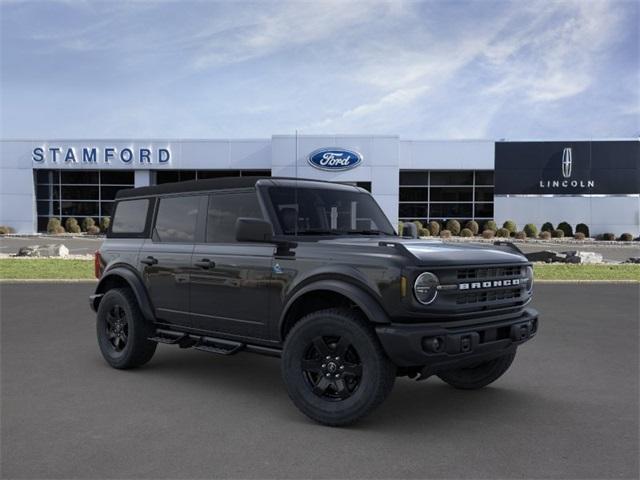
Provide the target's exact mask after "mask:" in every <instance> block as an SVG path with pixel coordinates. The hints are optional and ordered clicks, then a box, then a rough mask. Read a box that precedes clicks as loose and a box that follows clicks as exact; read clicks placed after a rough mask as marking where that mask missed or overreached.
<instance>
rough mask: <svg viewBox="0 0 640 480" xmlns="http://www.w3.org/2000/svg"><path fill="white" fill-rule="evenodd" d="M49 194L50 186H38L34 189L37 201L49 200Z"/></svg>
mask: <svg viewBox="0 0 640 480" xmlns="http://www.w3.org/2000/svg"><path fill="white" fill-rule="evenodd" d="M50 193H51V186H50V185H38V186H37V188H36V196H37V197H38V199H41V200H45V199H48V198H49V194H50Z"/></svg>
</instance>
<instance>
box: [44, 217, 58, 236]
mask: <svg viewBox="0 0 640 480" xmlns="http://www.w3.org/2000/svg"><path fill="white" fill-rule="evenodd" d="M60 226H61V225H60V219H59V218H55V217H52V218H50V219H49V221H48V222H47V233H60V232H56V228H58V227H60Z"/></svg>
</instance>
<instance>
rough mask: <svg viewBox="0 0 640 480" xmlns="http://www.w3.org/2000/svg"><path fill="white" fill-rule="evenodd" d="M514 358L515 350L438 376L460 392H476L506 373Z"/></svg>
mask: <svg viewBox="0 0 640 480" xmlns="http://www.w3.org/2000/svg"><path fill="white" fill-rule="evenodd" d="M515 356H516V352H515V350H514V351H513V352H510V353H507V354H506V355H503V356H501V357H498V358H496V359H493V360H489V361H488V362H485V363H481V364H480V365H476V366H474V367H471V368H458V369H456V370H449V371H447V372H442V373H439V374H438V377H440V379H441V380H443V381H444V382H446V383H448V384H449V385H451V386H452V387H455V388H460V389H462V390H476V389H478V388H482V387H486V386H487V385H489V384H490V383H493V382H495V381H496V380H497V379H498V378H500V377H501V376H502V375H503V374H504V372H506V371H507V370H508V369H509V367H510V366H511V364H512V363H513V359H514V358H515Z"/></svg>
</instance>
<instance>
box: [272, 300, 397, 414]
mask: <svg viewBox="0 0 640 480" xmlns="http://www.w3.org/2000/svg"><path fill="white" fill-rule="evenodd" d="M282 376H283V378H284V383H285V385H286V388H287V392H288V394H289V397H290V398H291V400H292V401H293V403H294V404H295V405H296V406H297V407H298V408H299V409H300V410H301V411H302V413H304V414H305V415H307V416H308V417H309V418H311V419H313V420H315V421H317V422H319V423H322V424H324V425H330V426H344V425H348V424H350V423H353V422H355V421H357V420H359V419H361V418H363V417H364V416H365V415H367V414H369V413H370V412H371V411H372V410H373V409H374V408H376V407H377V406H378V405H380V404H381V403H382V402H383V401H384V399H385V398H386V397H387V395H388V394H389V392H390V391H391V389H392V388H393V384H394V382H395V378H396V367H395V365H393V364H392V363H391V361H390V360H389V359H388V358H387V356H386V354H385V353H384V351H383V349H382V346H381V345H380V342H379V341H378V339H377V338H376V336H375V334H374V332H373V330H372V329H371V327H370V326H369V325H368V324H367V322H366V321H365V320H364V319H363V318H362V317H361V316H360V315H358V314H357V313H356V312H353V311H351V310H348V309H343V308H333V309H328V310H320V311H317V312H313V313H310V314H309V315H307V316H305V317H303V318H302V319H301V320H300V321H299V322H298V323H296V324H295V325H294V327H293V328H292V329H291V332H290V333H289V335H288V336H287V339H286V341H285V343H284V348H283V353H282Z"/></svg>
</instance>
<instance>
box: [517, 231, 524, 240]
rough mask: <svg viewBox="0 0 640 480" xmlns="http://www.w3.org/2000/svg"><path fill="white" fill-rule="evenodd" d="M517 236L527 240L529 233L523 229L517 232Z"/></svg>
mask: <svg viewBox="0 0 640 480" xmlns="http://www.w3.org/2000/svg"><path fill="white" fill-rule="evenodd" d="M515 237H516V238H517V239H518V240H525V239H526V238H527V234H526V233H525V232H523V231H519V232H516V235H515Z"/></svg>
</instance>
